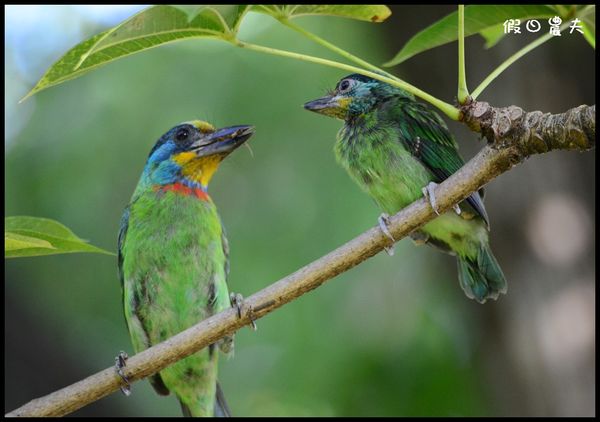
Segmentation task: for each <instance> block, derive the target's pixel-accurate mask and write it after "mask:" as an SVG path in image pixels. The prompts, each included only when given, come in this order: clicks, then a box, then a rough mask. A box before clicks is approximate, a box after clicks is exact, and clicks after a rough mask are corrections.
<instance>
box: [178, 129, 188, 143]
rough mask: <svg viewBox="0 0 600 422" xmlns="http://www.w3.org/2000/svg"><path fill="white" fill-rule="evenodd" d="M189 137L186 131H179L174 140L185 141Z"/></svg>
mask: <svg viewBox="0 0 600 422" xmlns="http://www.w3.org/2000/svg"><path fill="white" fill-rule="evenodd" d="M188 136H190V131H189V130H187V129H179V130H178V131H177V133H176V134H175V139H177V140H178V141H185V140H186V139H187V138H188Z"/></svg>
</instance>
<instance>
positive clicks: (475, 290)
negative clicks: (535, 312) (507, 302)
mask: <svg viewBox="0 0 600 422" xmlns="http://www.w3.org/2000/svg"><path fill="white" fill-rule="evenodd" d="M304 107H305V108H306V109H307V110H310V111H314V112H316V113H320V114H323V115H326V116H330V117H335V118H337V119H341V120H343V121H344V126H343V127H342V128H341V130H340V131H339V132H338V136H337V142H336V144H335V154H336V158H337V160H338V162H339V163H340V164H341V165H342V166H343V167H344V168H345V169H346V170H347V171H348V173H349V174H350V176H351V177H352V178H353V179H354V180H355V182H356V183H357V184H358V185H359V186H360V187H361V188H362V189H363V190H364V191H366V192H367V193H368V194H369V195H370V196H371V198H373V199H374V200H375V202H376V203H377V205H378V206H379V207H380V208H381V209H382V210H383V211H384V214H382V215H381V217H380V218H379V224H380V227H381V229H382V230H383V232H384V233H385V234H386V235H387V236H388V237H390V238H391V239H392V240H393V238H392V236H391V234H390V233H389V230H388V229H387V213H389V214H393V213H396V212H398V211H399V210H401V209H402V208H404V207H406V206H407V205H409V204H410V203H412V202H413V201H415V200H417V199H418V198H419V197H421V196H422V195H425V196H426V197H428V198H429V201H430V203H431V205H432V207H433V209H434V210H435V211H436V213H437V212H438V211H437V206H436V202H435V186H436V184H437V183H441V182H442V181H444V180H445V179H447V178H448V177H449V176H450V175H452V174H453V173H454V172H456V171H457V170H458V169H460V168H461V167H462V165H463V164H464V161H463V160H462V158H461V157H460V155H459V154H458V146H457V144H456V141H455V140H454V138H453V137H452V135H451V134H450V132H449V131H448V128H447V126H446V124H445V123H444V121H443V120H442V119H441V118H440V116H439V115H438V114H437V113H435V112H434V111H432V110H431V109H429V107H427V106H426V105H424V104H421V103H418V102H417V101H415V99H414V97H413V95H412V94H410V93H408V92H406V91H404V90H402V89H399V88H396V87H393V86H391V85H389V84H387V83H384V82H381V81H378V80H376V79H373V78H369V77H366V76H363V75H359V74H353V75H349V76H347V77H345V78H343V79H342V80H340V81H339V82H338V84H337V85H336V87H335V89H334V90H333V91H332V92H331V93H329V94H328V95H326V96H325V97H322V98H319V99H317V100H314V101H310V102H308V103H306V104H304ZM481 192H482V191H481ZM411 237H412V238H413V239H414V240H415V242H417V243H419V244H422V243H427V244H429V245H432V246H436V247H437V248H439V249H441V250H443V251H445V252H448V253H450V254H452V255H456V257H457V261H458V279H459V283H460V286H461V287H462V289H463V290H464V292H465V294H466V295H467V296H468V297H469V298H472V299H475V300H477V301H478V302H480V303H484V302H485V301H486V300H487V299H497V298H498V296H499V295H500V294H501V293H506V280H505V278H504V274H503V273H502V270H501V269H500V266H499V265H498V262H497V261H496V258H495V257H494V255H493V254H492V251H491V249H490V246H489V219H488V215H487V213H486V211H485V207H484V205H483V201H482V194H481V195H480V193H479V192H475V193H473V194H472V195H471V196H469V197H468V198H467V199H466V200H465V201H463V202H461V203H460V204H459V205H458V206H456V207H455V208H454V211H448V212H446V213H444V214H442V215H440V216H439V217H437V218H436V219H434V220H433V221H431V222H429V223H427V224H425V225H424V226H423V227H422V228H421V229H420V230H418V231H416V232H414V233H412V234H411ZM391 251H393V250H392V249H389V248H388V253H390V254H391Z"/></svg>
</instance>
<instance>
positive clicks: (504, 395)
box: [4, 5, 596, 416]
mask: <svg viewBox="0 0 600 422" xmlns="http://www.w3.org/2000/svg"><path fill="white" fill-rule="evenodd" d="M136 10H139V7H115V6H94V7H92V6H8V7H6V8H5V13H6V15H5V16H6V17H5V19H6V21H5V23H6V32H5V93H6V95H5V107H6V111H5V124H6V129H5V154H6V156H5V176H6V181H5V189H6V197H5V213H6V214H7V215H33V216H40V217H48V218H53V219H56V220H58V221H60V222H62V223H64V224H65V225H67V226H68V227H70V228H71V229H73V230H74V232H75V233H77V234H78V235H79V236H81V237H83V238H86V239H89V240H90V241H91V242H92V243H93V244H95V245H98V246H100V247H104V248H106V249H109V250H112V251H114V250H115V249H116V239H117V231H118V224H119V219H120V216H121V213H122V211H123V208H124V207H125V205H126V204H127V203H128V200H129V197H130V195H131V193H132V191H133V189H134V187H135V185H136V183H137V180H138V177H139V175H140V173H141V170H142V167H143V165H144V161H145V158H146V156H147V154H148V151H149V149H150V148H151V146H152V145H153V144H154V142H155V141H156V139H157V138H158V137H159V136H160V135H161V134H162V133H164V132H165V131H166V130H168V129H169V128H170V127H172V126H174V125H175V124H177V123H179V122H182V121H185V120H190V119H195V118H202V119H206V120H209V121H211V122H213V123H215V124H216V125H220V126H223V125H233V124H245V123H251V124H254V125H255V126H256V127H257V134H256V135H255V136H254V137H253V138H252V140H251V142H250V144H251V146H252V151H253V153H252V154H251V153H250V152H249V151H248V150H247V149H240V150H238V151H237V152H236V153H235V154H233V155H232V156H231V157H229V158H228V159H227V160H226V161H225V162H224V164H223V165H222V166H221V168H220V170H219V172H218V173H217V175H216V177H215V178H214V179H213V182H212V184H211V186H210V193H211V196H212V197H213V199H214V201H215V203H216V204H217V206H218V208H219V211H220V214H221V216H222V219H223V221H224V223H225V226H226V228H227V231H228V235H229V241H230V246H231V274H230V280H229V281H230V286H231V288H232V289H233V290H234V291H236V292H240V293H242V294H244V295H246V296H247V295H250V294H252V293H253V292H255V291H257V290H259V289H261V288H263V287H265V286H267V285H269V284H271V283H273V282H274V281H276V280H278V279H279V278H281V277H283V276H285V275H287V274H288V273H290V272H292V271H295V270H296V269H298V268H300V267H301V266H303V265H305V264H307V263H309V262H311V261H312V260H314V259H316V258H319V257H320V256H322V255H323V254H325V253H327V252H329V251H330V250H332V249H333V248H335V247H337V246H339V245H341V244H342V243H344V242H346V241H347V240H349V239H351V238H352V237H354V236H356V235H358V234H359V233H361V232H362V231H364V230H366V229H368V228H370V227H372V226H374V225H375V224H376V219H377V216H378V215H379V211H378V209H377V208H376V206H375V204H374V203H373V202H372V201H371V200H370V199H369V198H368V197H367V196H366V195H364V194H363V193H362V192H361V191H360V190H359V189H358V188H357V187H356V186H355V185H354V184H353V182H352V181H351V180H350V178H349V177H348V176H347V175H346V174H345V172H344V171H343V170H342V169H341V168H340V167H338V166H337V165H336V163H335V160H334V155H333V152H332V148H333V143H334V139H335V134H336V131H337V130H338V129H339V127H340V122H338V121H334V120H333V119H328V118H325V117H322V116H318V115H315V114H312V113H308V112H306V111H304V110H303V109H302V107H301V105H302V104H303V103H304V102H305V101H307V100H310V99H313V98H316V97H317V96H320V95H321V94H322V93H323V92H324V90H325V89H327V88H331V87H333V86H334V84H335V83H336V82H337V80H339V79H340V78H341V77H343V76H345V75H344V73H343V72H340V71H337V70H335V69H330V68H325V67H320V66H316V65H313V64H308V63H301V62H296V61H291V60H287V59H284V58H278V57H271V56H264V55H260V54H258V53H255V52H251V51H242V50H240V49H236V48H234V47H232V46H230V45H227V44H226V43H223V42H219V41H206V40H203V41H185V42H180V43H176V44H172V45H168V46H163V47H160V48H157V49H153V50H150V51H147V52H144V53H142V54H137V55H134V56H131V57H129V58H126V59H122V60H118V61H116V62H114V63H111V64H109V65H107V66H104V67H102V68H100V69H98V70H97V71H94V72H91V73H89V74H87V75H85V76H84V77H81V78H78V79H75V80H73V81H70V82H68V83H65V84H63V85H60V86H58V87H54V88H51V89H49V90H47V91H44V92H42V93H41V94H39V95H36V96H34V97H33V98H30V99H29V100H27V101H25V102H24V103H22V104H17V101H18V100H19V99H20V98H21V97H22V96H23V95H24V94H25V93H26V92H27V91H28V90H29V89H30V88H31V87H32V86H33V85H34V83H35V82H36V81H37V80H38V79H39V77H40V76H41V75H42V74H43V72H44V71H45V70H46V69H47V68H48V67H49V66H50V65H51V64H52V63H53V62H54V61H55V60H56V59H58V58H59V57H60V56H61V55H62V54H63V53H64V52H65V51H66V50H67V49H68V48H70V47H71V46H72V45H74V44H76V43H78V42H80V41H82V40H83V39H85V38H87V37H89V36H91V35H93V34H96V33H98V32H100V31H102V30H104V29H105V28H107V27H109V26H111V25H114V24H116V23H118V22H120V21H121V20H122V19H124V18H126V17H128V16H130V15H131V14H132V13H134V12H135V11H136ZM453 10H454V7H453V6H449V5H445V6H433V5H432V6H396V7H393V8H392V12H393V14H392V17H391V18H389V19H388V20H387V21H386V22H385V23H382V24H370V23H363V22H354V21H348V20H344V19H340V18H327V17H306V18H301V19H299V20H298V21H297V22H298V23H300V24H301V25H304V26H306V27H307V28H309V29H310V30H312V31H314V32H316V33H317V34H319V35H321V36H323V37H324V38H326V39H328V40H330V41H333V42H334V43H336V44H338V45H340V46H342V47H343V48H346V49H348V50H349V51H351V52H353V53H355V54H357V55H358V56H360V57H363V58H365V59H367V60H369V61H371V62H373V63H376V64H378V63H382V62H384V61H387V60H388V59H390V58H391V57H392V56H393V55H394V54H395V53H396V52H397V51H398V50H399V49H400V48H401V47H402V45H403V44H404V43H405V42H406V41H407V40H408V39H409V38H410V36H412V35H413V34H414V33H416V32H417V31H418V30H420V29H422V28H424V27H425V26H427V25H429V24H430V23H432V22H434V21H436V20H437V19H439V18H441V17H443V16H445V15H446V14H448V13H450V12H452V11H453ZM240 38H241V39H244V40H248V41H250V42H254V43H258V44H265V45H269V46H275V47H280V48H288V49H292V50H294V51H299V52H305V53H308V54H313V55H318V56H322V57H332V58H335V57H334V56H333V55H332V54H331V53H330V52H329V51H327V50H324V49H322V48H321V47H320V46H318V45H315V44H312V43H311V42H310V41H308V40H306V39H304V38H303V37H301V36H300V35H298V34H296V33H294V32H292V31H290V30H288V29H286V28H283V27H281V26H279V25H278V23H277V22H275V21H274V20H272V19H271V18H269V17H267V16H262V15H257V14H254V13H252V14H251V15H249V16H248V17H247V19H246V20H245V22H244V23H243V25H242V29H241V34H240ZM531 39H532V38H531V37H529V36H528V35H527V34H522V35H520V36H515V35H513V36H510V37H507V38H506V39H505V40H503V41H502V42H501V43H500V44H499V45H498V46H496V47H494V48H493V49H491V50H484V49H483V44H484V42H483V40H482V39H481V38H479V37H470V38H468V39H467V41H466V48H467V50H466V51H467V78H468V82H469V86H470V87H471V88H474V87H475V86H476V84H478V83H479V82H480V81H481V80H482V79H483V78H484V77H485V76H486V75H487V74H488V73H489V72H490V71H491V70H492V69H494V68H495V67H496V66H497V65H498V64H499V63H501V62H502V61H503V60H504V59H505V58H506V57H508V56H509V55H510V54H512V53H513V52H515V51H516V50H517V49H518V48H520V47H521V46H523V45H525V44H526V43H527V42H530V41H531ZM594 60H595V59H594V51H593V50H592V49H591V48H590V47H589V45H588V44H587V43H586V42H585V41H584V39H583V37H581V36H579V35H577V34H573V35H570V34H568V33H563V36H561V37H557V38H555V39H552V40H551V41H550V42H548V43H547V44H545V45H544V46H542V47H541V48H538V49H536V50H535V51H534V52H533V53H531V54H529V55H528V56H526V57H525V58H524V59H522V60H521V61H519V62H518V63H516V64H515V65H514V66H512V67H511V68H510V69H509V70H508V71H507V72H505V73H504V74H502V75H501V76H500V77H499V78H498V79H497V80H496V81H495V82H494V83H493V84H492V85H491V86H490V87H489V88H488V89H487V90H486V91H485V92H484V94H483V96H482V97H481V99H483V100H486V101H489V102H490V103H492V104H494V105H497V106H505V105H509V104H517V105H519V106H521V107H523V108H525V109H527V110H543V111H545V112H561V111H564V110H567V109H568V108H571V107H574V106H577V105H580V104H594V103H595V95H594V93H595V77H594V75H595V71H596V68H595V61H594ZM393 71H394V72H395V73H396V74H397V75H399V76H400V77H402V78H405V79H406V80H408V81H409V82H411V83H413V84H415V85H417V86H419V87H421V88H423V89H425V90H426V91H428V92H431V93H433V94H434V95H436V96H439V97H441V98H442V99H445V100H446V101H452V99H453V97H454V95H455V92H456V80H457V71H456V44H449V45H446V46H443V47H439V48H436V49H434V50H431V51H429V52H427V53H424V54H421V55H419V56H416V57H414V58H412V59H410V60H409V61H408V62H406V63H404V64H402V65H400V66H398V67H396V68H394V69H393ZM449 126H450V128H451V130H452V131H453V133H455V135H456V137H457V139H458V140H459V144H460V147H461V152H462V154H463V156H464V157H465V158H469V157H471V156H473V155H474V154H475V153H476V152H477V150H478V149H480V148H481V147H482V145H483V144H482V143H481V141H479V140H478V137H477V136H476V135H475V134H473V133H471V132H469V131H468V130H467V129H465V128H464V127H463V126H462V125H460V124H458V123H455V122H449ZM594 192H595V155H594V153H593V152H591V153H585V154H579V153H573V152H570V153H569V152H553V153H550V154H547V155H543V156H536V157H533V158H531V159H529V160H528V161H527V162H526V163H524V164H523V165H520V166H518V167H516V168H514V169H513V170H512V171H510V172H509V173H507V174H504V175H502V176H501V177H499V178H498V179H496V180H494V181H492V182H491V183H490V184H489V185H488V186H487V196H486V206H487V210H488V213H489V215H490V218H491V221H492V235H491V243H492V247H493V250H494V252H495V255H496V257H497V259H498V261H499V262H500V263H501V265H502V268H503V270H504V273H505V275H506V278H507V279H508V282H509V290H508V294H507V295H506V296H503V297H502V298H501V299H500V300H498V301H497V302H492V303H488V304H485V305H483V306H482V305H479V304H477V303H476V302H474V301H471V300H469V299H467V298H466V297H465V296H464V294H463V292H462V290H461V289H460V287H459V285H458V282H457V274H456V268H455V265H456V264H455V261H454V259H453V258H452V257H450V256H446V255H443V254H439V253H438V252H436V251H434V250H433V249H430V248H427V247H416V246H414V245H413V244H412V242H411V241H410V240H406V239H405V240H402V241H401V242H399V244H398V245H397V247H396V255H395V256H394V257H389V256H387V255H386V254H385V253H381V254H379V255H377V256H376V257H374V258H373V259H370V260H368V261H367V262H365V263H363V264H362V265H360V266H358V267H356V268H354V269H353V270H351V271H349V272H347V273H344V274H342V275H340V276H338V277H337V278H336V279H334V280H332V281H331V282H329V283H327V284H325V285H324V286H322V287H321V288H319V289H317V290H315V291H313V292H311V293H309V294H307V295H305V296H303V297H302V298H300V299H299V300H297V301H295V302H293V303H291V304H289V305H287V306H285V307H283V308H282V309H280V310H277V311H276V312H274V313H272V314H270V315H268V316H267V317H265V318H263V319H261V320H260V321H259V322H258V326H259V329H258V331H257V332H256V333H254V332H252V331H250V330H248V329H243V330H241V331H240V332H239V333H238V334H237V337H236V354H235V357H234V358H233V359H229V360H222V362H221V367H220V378H221V381H222V385H223V388H224V390H225V392H226V394H227V397H228V401H229V404H230V406H231V408H232V410H233V412H234V413H235V414H236V415H254V416H258V415H306V416H308V415H331V416H333V415H378V416H379V415H382V416H383V415H405V416H406V415H449V416H459V415H506V416H508V415H511V416H514V415H593V414H594V412H595V410H594V409H595V401H594V400H595V399H594V397H595V369H596V368H595V259H594V254H595V217H594V212H595V194H594ZM5 278H6V281H5V338H4V343H5V360H4V367H5V379H4V383H5V411H10V410H12V409H13V408H15V407H17V406H19V405H22V404H24V403H25V402H27V401H29V400H30V399H33V398H35V397H39V396H42V395H45V394H48V393H50V392H52V391H54V390H57V389H59V388H61V387H64V386H66V385H68V384H71V383H73V382H75V381H78V380H80V379H82V378H84V377H86V376H88V375H90V374H92V373H95V372H97V371H99V370H101V369H104V368H106V367H108V366H110V365H112V364H113V362H114V356H115V355H116V354H117V353H118V351H119V350H127V351H129V352H131V351H132V348H131V346H130V341H129V337H128V334H127V330H126V327H125V322H124V318H123V314H122V309H121V303H120V300H121V293H120V286H119V282H118V279H117V274H116V258H114V257H110V256H104V255H94V254H71V255H58V256H47V257H38V258H19V259H13V260H8V261H6V267H5ZM179 414H180V410H179V405H178V403H177V401H176V400H175V398H174V397H173V396H170V397H166V398H165V397H159V396H157V395H156V394H155V393H154V391H153V390H152V389H151V387H150V385H149V383H147V382H146V381H143V382H138V383H135V384H134V385H133V395H132V396H131V397H129V398H126V397H124V396H123V395H121V394H120V393H115V394H112V395H110V396H109V397H106V398H104V399H102V400H100V401H98V402H96V403H94V404H92V405H89V406H87V407H85V408H83V409H81V410H80V411H78V412H76V413H75V415H80V416H109V415H110V416H142V415H156V416H158V415H162V416H168V415H179Z"/></svg>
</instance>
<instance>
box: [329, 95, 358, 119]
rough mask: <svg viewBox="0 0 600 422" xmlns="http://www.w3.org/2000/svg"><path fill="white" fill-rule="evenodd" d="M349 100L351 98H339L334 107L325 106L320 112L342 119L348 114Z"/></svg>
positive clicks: (350, 100)
mask: <svg viewBox="0 0 600 422" xmlns="http://www.w3.org/2000/svg"><path fill="white" fill-rule="evenodd" d="M351 102H352V99H351V98H340V99H338V100H337V101H336V103H337V104H336V106H335V107H329V108H325V109H323V111H322V113H323V114H325V115H327V116H330V117H335V118H337V119H342V120H344V119H345V118H346V115H347V114H348V107H350V103H351Z"/></svg>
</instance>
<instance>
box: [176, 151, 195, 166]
mask: <svg viewBox="0 0 600 422" xmlns="http://www.w3.org/2000/svg"><path fill="white" fill-rule="evenodd" d="M194 158H197V155H196V153H195V152H192V151H188V152H180V153H179V154H177V155H175V156H174V157H173V161H175V162H176V163H177V164H179V165H180V166H182V167H183V166H184V165H185V164H187V163H189V162H190V161H192V160H193V159H194Z"/></svg>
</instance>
